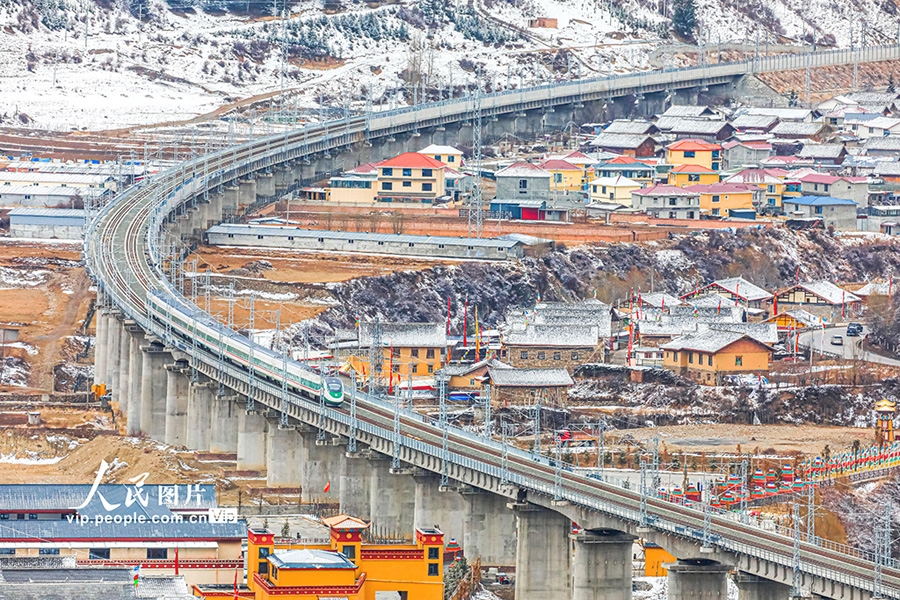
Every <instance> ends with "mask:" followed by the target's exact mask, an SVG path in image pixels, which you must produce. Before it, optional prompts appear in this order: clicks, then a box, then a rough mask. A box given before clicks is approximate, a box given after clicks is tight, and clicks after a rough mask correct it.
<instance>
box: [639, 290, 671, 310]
mask: <svg viewBox="0 0 900 600" xmlns="http://www.w3.org/2000/svg"><path fill="white" fill-rule="evenodd" d="M641 302H642V303H643V304H647V305H648V306H652V307H654V308H663V306H668V307H670V308H671V307H673V306H677V305H678V304H679V303H680V302H681V300H679V299H678V298H676V297H675V296H673V295H671V294H667V293H665V292H652V293H649V294H641Z"/></svg>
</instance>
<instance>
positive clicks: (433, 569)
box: [428, 563, 438, 577]
mask: <svg viewBox="0 0 900 600" xmlns="http://www.w3.org/2000/svg"><path fill="white" fill-rule="evenodd" d="M428 576H429V577H437V576H438V564H437V563H428Z"/></svg>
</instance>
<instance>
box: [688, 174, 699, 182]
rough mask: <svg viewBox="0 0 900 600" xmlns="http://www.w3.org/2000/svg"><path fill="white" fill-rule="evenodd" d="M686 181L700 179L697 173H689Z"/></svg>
mask: <svg viewBox="0 0 900 600" xmlns="http://www.w3.org/2000/svg"><path fill="white" fill-rule="evenodd" d="M688 181H700V176H699V175H697V174H696V173H689V174H688Z"/></svg>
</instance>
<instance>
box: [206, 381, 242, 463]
mask: <svg viewBox="0 0 900 600" xmlns="http://www.w3.org/2000/svg"><path fill="white" fill-rule="evenodd" d="M237 399H238V397H237V396H233V395H232V396H218V395H217V396H216V397H215V399H214V400H213V404H212V414H211V415H210V420H209V421H210V428H211V429H212V431H211V432H210V436H209V451H210V452H215V453H217V454H235V453H237V448H238V428H239V427H240V412H241V407H240V404H239V403H238V402H237Z"/></svg>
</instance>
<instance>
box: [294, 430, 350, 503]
mask: <svg viewBox="0 0 900 600" xmlns="http://www.w3.org/2000/svg"><path fill="white" fill-rule="evenodd" d="M298 433H299V437H300V447H301V448H302V453H301V457H302V460H301V473H300V481H301V482H302V483H303V494H302V500H303V502H329V503H330V502H339V501H340V497H341V471H342V466H341V461H343V460H344V451H343V448H340V447H336V446H333V445H332V444H331V440H330V439H328V440H323V441H319V440H318V439H317V437H318V436H317V434H316V432H315V431H303V430H300V431H298ZM326 486H327V487H328V488H329V490H328V491H327V492H326V491H325V488H326Z"/></svg>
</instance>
